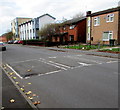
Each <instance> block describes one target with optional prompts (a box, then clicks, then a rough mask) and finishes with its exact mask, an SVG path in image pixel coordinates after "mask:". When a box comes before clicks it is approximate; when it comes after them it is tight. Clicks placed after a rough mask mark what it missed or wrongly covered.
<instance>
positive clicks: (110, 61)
mask: <svg viewBox="0 0 120 110" xmlns="http://www.w3.org/2000/svg"><path fill="white" fill-rule="evenodd" d="M115 62H118V61H108V62H106V63H115Z"/></svg>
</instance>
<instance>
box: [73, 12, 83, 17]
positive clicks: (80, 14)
mask: <svg viewBox="0 0 120 110" xmlns="http://www.w3.org/2000/svg"><path fill="white" fill-rule="evenodd" d="M81 17H84V13H83V12H79V13H77V14H76V15H74V16H73V17H72V18H81Z"/></svg>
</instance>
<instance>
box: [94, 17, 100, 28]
mask: <svg viewBox="0 0 120 110" xmlns="http://www.w3.org/2000/svg"><path fill="white" fill-rule="evenodd" d="M98 25H100V17H95V18H94V26H98Z"/></svg>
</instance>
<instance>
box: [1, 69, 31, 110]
mask: <svg viewBox="0 0 120 110" xmlns="http://www.w3.org/2000/svg"><path fill="white" fill-rule="evenodd" d="M2 73H3V74H2V106H1V108H4V109H8V110H9V109H21V110H23V109H24V110H28V109H30V110H33V109H32V107H31V106H30V105H29V103H28V102H27V101H26V100H25V98H24V97H23V96H22V94H21V93H20V92H19V91H18V89H17V88H16V87H15V86H14V84H13V83H12V82H11V80H10V79H9V78H8V76H7V75H6V74H5V73H4V71H2ZM12 100H13V102H12Z"/></svg>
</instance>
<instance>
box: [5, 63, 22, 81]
mask: <svg viewBox="0 0 120 110" xmlns="http://www.w3.org/2000/svg"><path fill="white" fill-rule="evenodd" d="M6 66H7V67H8V68H10V69H11V70H12V71H13V72H14V73H15V74H16V75H17V76H18V77H19V78H20V79H23V77H22V76H20V75H19V74H18V73H17V72H16V71H15V70H14V69H13V68H12V67H11V66H10V65H8V64H6Z"/></svg>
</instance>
